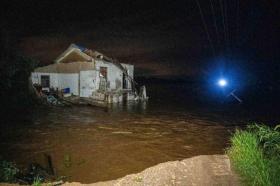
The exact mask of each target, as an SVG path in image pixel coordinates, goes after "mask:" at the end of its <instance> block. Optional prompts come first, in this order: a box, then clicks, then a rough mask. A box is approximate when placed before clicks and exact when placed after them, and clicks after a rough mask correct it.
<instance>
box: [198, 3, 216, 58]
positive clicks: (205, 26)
mask: <svg viewBox="0 0 280 186" xmlns="http://www.w3.org/2000/svg"><path fill="white" fill-rule="evenodd" d="M196 3H197V6H198V9H199V12H200V16H201V19H202V23H203V25H204V29H205V32H206V34H207V38H208V41H209V44H210V47H211V49H212V52H213V55H214V57H216V52H215V48H214V45H213V41H212V39H211V37H210V33H209V30H208V27H207V24H206V21H205V19H204V15H203V12H202V9H201V6H200V3H199V0H196Z"/></svg>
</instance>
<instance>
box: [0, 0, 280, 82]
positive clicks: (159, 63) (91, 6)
mask: <svg viewBox="0 0 280 186" xmlns="http://www.w3.org/2000/svg"><path fill="white" fill-rule="evenodd" d="M221 2H223V4H221ZM197 3H199V5H200V7H201V10H202V13H203V16H204V21H205V23H206V25H207V29H208V32H209V34H210V39H211V41H212V45H213V47H214V52H213V49H212V47H211V42H210V43H209V40H208V37H207V32H206V30H205V27H204V25H203V19H201V14H200V10H199V6H198V4H197ZM211 3H212V4H211ZM211 5H212V6H211ZM221 5H222V6H221ZM3 7H5V10H4V11H1V12H2V16H1V17H2V21H1V35H2V39H3V38H4V37H8V39H6V38H4V41H5V40H9V37H10V38H12V39H10V40H13V39H15V38H16V41H15V42H14V43H12V44H15V45H17V47H18V48H19V50H21V51H23V53H24V54H25V55H27V56H29V57H32V58H34V59H36V60H39V61H40V63H41V65H42V64H50V63H52V61H53V60H54V59H55V58H56V57H57V56H58V55H59V54H60V53H61V52H62V51H64V50H65V49H66V48H67V47H68V46H69V45H70V44H71V43H77V44H79V45H81V46H84V47H87V48H91V49H95V50H97V51H100V52H103V53H104V54H105V55H107V56H110V57H114V58H117V59H119V60H120V61H122V62H124V63H131V64H133V65H135V68H136V69H137V71H136V72H137V75H140V76H167V77H170V76H174V77H176V76H198V75H207V74H208V73H210V72H209V70H211V69H213V68H218V67H219V66H228V68H231V67H232V68H235V67H238V68H240V69H243V71H244V72H245V73H250V74H254V75H255V76H259V75H262V74H266V73H268V72H270V73H271V74H274V75H275V74H276V76H277V74H278V73H277V72H278V71H279V63H278V61H279V53H278V52H279V47H278V44H279V34H278V32H279V23H278V20H279V18H280V16H279V13H278V10H279V9H278V8H279V3H278V2H277V1H271V2H266V1H246V2H244V1H240V0H236V1H227V0H226V1H217V0H216V1H201V0H200V1H188V2H178V1H176V2H173V1H164V2H163V1H153V2H152V3H151V2H150V3H147V2H145V1H129V0H127V1H122V2H111V1H102V2H100V1H91V3H89V2H83V3H81V2H80V3H78V2H74V3H73V2H68V1H65V2H63V1H60V2H57V3H54V2H49V1H43V2H37V1H32V0H31V1H28V2H16V1H9V3H7V4H5V6H3ZM212 7H213V9H211V8H212ZM221 8H223V9H221ZM213 10H214V11H213ZM213 13H214V14H215V16H214V14H213ZM215 24H216V25H217V27H215ZM224 24H225V25H224ZM224 26H225V27H224ZM216 28H217V30H216ZM217 32H218V33H217ZM9 42H10V41H9ZM6 43H7V42H6ZM8 45H9V44H8ZM221 58H223V60H219V59H221ZM221 61H222V62H221ZM274 75H272V76H274ZM277 77H279V76H277ZM273 78H274V77H273Z"/></svg>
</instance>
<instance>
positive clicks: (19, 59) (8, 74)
mask: <svg viewBox="0 0 280 186" xmlns="http://www.w3.org/2000/svg"><path fill="white" fill-rule="evenodd" d="M17 38H18V37H17V35H16V34H14V33H13V32H8V31H7V30H4V29H1V55H0V102H1V111H8V110H10V109H23V108H27V107H30V106H32V105H33V103H34V99H33V96H32V94H31V92H30V84H29V78H30V73H31V72H32V70H33V69H34V68H35V67H36V65H37V62H36V61H35V60H33V59H30V58H28V57H26V56H24V55H23V54H22V53H21V51H20V50H19V48H18V43H19V42H18V40H17Z"/></svg>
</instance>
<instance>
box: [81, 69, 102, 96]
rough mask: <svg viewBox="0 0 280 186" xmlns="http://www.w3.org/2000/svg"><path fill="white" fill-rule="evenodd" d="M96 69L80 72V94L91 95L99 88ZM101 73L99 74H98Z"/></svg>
mask: <svg viewBox="0 0 280 186" xmlns="http://www.w3.org/2000/svg"><path fill="white" fill-rule="evenodd" d="M96 74H98V73H96V71H95V70H88V71H81V72H80V96H81V97H89V96H92V93H93V92H94V91H95V90H97V84H96ZM98 75H99V74H98Z"/></svg>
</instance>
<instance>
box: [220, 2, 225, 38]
mask: <svg viewBox="0 0 280 186" xmlns="http://www.w3.org/2000/svg"><path fill="white" fill-rule="evenodd" d="M219 2H220V8H221V15H222V23H223V31H224V43H226V38H227V36H226V26H225V16H224V6H223V0H219Z"/></svg>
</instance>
